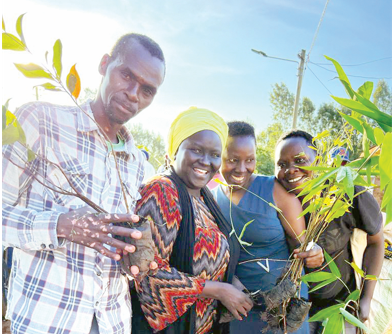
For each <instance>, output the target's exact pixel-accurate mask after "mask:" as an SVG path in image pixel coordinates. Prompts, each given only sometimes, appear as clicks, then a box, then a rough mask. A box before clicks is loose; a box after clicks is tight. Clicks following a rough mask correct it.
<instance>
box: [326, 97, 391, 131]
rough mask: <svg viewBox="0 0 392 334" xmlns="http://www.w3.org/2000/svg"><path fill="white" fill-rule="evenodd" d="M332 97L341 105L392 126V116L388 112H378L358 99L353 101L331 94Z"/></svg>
mask: <svg viewBox="0 0 392 334" xmlns="http://www.w3.org/2000/svg"><path fill="white" fill-rule="evenodd" d="M331 97H332V98H333V99H334V100H335V101H336V102H338V103H340V104H341V105H343V106H345V107H347V108H349V109H351V110H354V111H356V112H358V113H360V114H361V115H365V116H367V117H370V118H371V119H374V120H375V121H377V122H378V123H382V124H385V125H387V126H388V127H391V126H392V117H391V116H389V115H388V114H386V113H383V112H382V111H380V112H379V113H376V112H374V111H373V110H371V109H369V108H367V107H366V106H364V105H363V104H362V103H360V102H358V101H353V100H350V99H343V98H340V97H336V96H331Z"/></svg>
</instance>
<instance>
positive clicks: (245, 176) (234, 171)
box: [221, 136, 256, 191]
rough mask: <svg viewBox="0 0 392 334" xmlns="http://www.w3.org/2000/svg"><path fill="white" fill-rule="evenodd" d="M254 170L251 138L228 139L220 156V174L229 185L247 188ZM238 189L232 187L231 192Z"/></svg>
mask: <svg viewBox="0 0 392 334" xmlns="http://www.w3.org/2000/svg"><path fill="white" fill-rule="evenodd" d="M255 168H256V141H255V139H254V138H253V137H252V136H235V137H229V138H228V140H227V145H226V148H225V150H224V152H223V156H222V168H221V173H222V175H223V177H224V178H225V180H226V182H227V183H228V184H230V185H237V186H241V187H243V188H246V189H247V188H248V187H249V185H250V183H251V182H252V175H253V172H254V170H255ZM238 190H240V188H237V187H234V188H233V191H238Z"/></svg>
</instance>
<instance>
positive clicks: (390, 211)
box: [385, 185, 392, 225]
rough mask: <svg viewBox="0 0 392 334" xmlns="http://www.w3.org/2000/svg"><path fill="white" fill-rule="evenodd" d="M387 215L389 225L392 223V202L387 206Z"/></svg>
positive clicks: (386, 222)
mask: <svg viewBox="0 0 392 334" xmlns="http://www.w3.org/2000/svg"><path fill="white" fill-rule="evenodd" d="M388 187H391V185H389V186H388ZM385 213H386V214H387V219H386V221H385V225H388V224H389V223H390V222H392V202H389V203H388V204H387V205H386V207H385Z"/></svg>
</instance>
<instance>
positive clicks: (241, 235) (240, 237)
mask: <svg viewBox="0 0 392 334" xmlns="http://www.w3.org/2000/svg"><path fill="white" fill-rule="evenodd" d="M253 222H254V219H252V220H250V221H248V222H247V223H246V224H245V225H244V227H243V228H242V231H241V233H240V236H239V237H238V239H240V240H241V241H242V237H243V236H244V233H245V231H246V228H247V227H248V226H249V225H250V224H252V223H253Z"/></svg>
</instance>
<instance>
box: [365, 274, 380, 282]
mask: <svg viewBox="0 0 392 334" xmlns="http://www.w3.org/2000/svg"><path fill="white" fill-rule="evenodd" d="M365 279H367V280H370V281H377V280H378V278H377V276H376V275H366V276H365Z"/></svg>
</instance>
